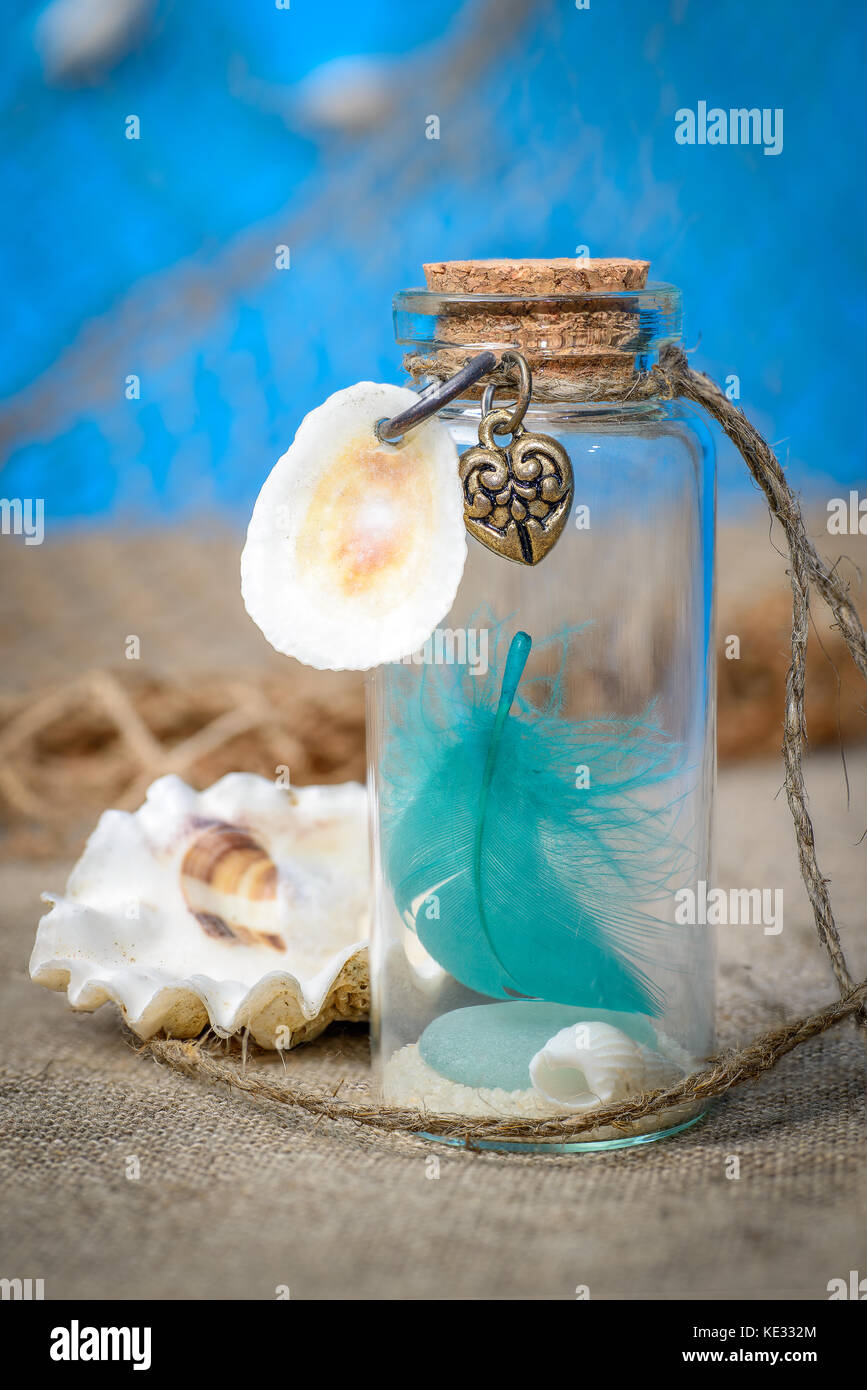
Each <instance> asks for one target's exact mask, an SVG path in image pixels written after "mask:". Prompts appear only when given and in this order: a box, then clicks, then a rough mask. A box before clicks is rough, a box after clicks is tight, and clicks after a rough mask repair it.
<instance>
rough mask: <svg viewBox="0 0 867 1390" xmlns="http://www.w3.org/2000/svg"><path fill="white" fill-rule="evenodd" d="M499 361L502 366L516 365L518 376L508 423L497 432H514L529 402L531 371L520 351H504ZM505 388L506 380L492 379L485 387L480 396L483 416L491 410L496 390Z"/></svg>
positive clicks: (517, 428) (531, 386) (519, 425)
mask: <svg viewBox="0 0 867 1390" xmlns="http://www.w3.org/2000/svg"><path fill="white" fill-rule="evenodd" d="M500 362H501V364H502V365H503V366H504V367H508V366H514V367H517V368H518V374H519V378H520V380H519V384H518V399H517V401H516V402H515V406H514V409H513V410H512V413H511V415H510V416H509V420H508V423H507V424H505V425H504V426H503V428H502V429H501V430H497V433H498V434H514V433H515V432H516V431H517V430H519V429H520V427H521V421H522V420H523V418H524V416H525V415H526V413H527V406H528V405H529V404H530V397H531V395H532V394H533V373H532V372H531V371H530V364H529V363H528V361H527V359H526V357H524V355H523V354H522V353H520V352H504V353H503V355H502V357H501V358H500ZM505 390H508V382H505V381H500V382H493V381H492V382H491V384H490V385H489V386H486V387H485V393H484V395H483V396H482V415H483V416H485V415H488V414H490V412H491V411H492V410H493V408H494V397H495V396H496V394H497V392H498V391H505Z"/></svg>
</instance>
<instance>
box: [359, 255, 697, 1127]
mask: <svg viewBox="0 0 867 1390" xmlns="http://www.w3.org/2000/svg"><path fill="white" fill-rule="evenodd" d="M470 264H472V263H470ZM482 264H483V265H484V263H482ZM511 264H512V265H514V263H511ZM522 264H523V265H524V266H526V267H530V268H532V266H533V265H534V264H535V263H533V262H527V263H522ZM632 264H636V263H632ZM527 274H528V275H532V269H530V270H529V271H528V272H527ZM395 325H396V335H397V341H398V342H399V343H400V344H401V345H403V346H404V347H405V348H407V349H409V355H410V358H411V359H412V364H413V365H414V367H415V375H416V378H417V379H418V376H419V367H422V368H423V367H424V366H425V365H427V366H429V367H432V368H434V374H435V375H439V376H442V375H443V374H444V373H446V372H447V371H449V370H451V368H452V367H454V368H457V366H459V365H460V364H461V362H463V361H465V360H466V359H467V358H468V357H470V356H472V355H473V354H474V353H476V352H478V351H480V350H481V349H482V348H485V347H490V348H492V349H494V350H495V351H498V352H499V351H505V350H507V349H508V348H516V347H517V348H518V349H519V350H520V351H521V352H522V353H523V354H524V355H525V356H526V357H527V359H528V361H529V363H530V365H531V367H532V370H533V376H534V397H533V400H532V402H531V405H530V408H529V410H528V411H527V414H526V417H525V419H524V427H525V429H527V430H530V431H533V432H539V433H543V434H547V435H551V436H553V437H554V438H555V439H556V440H557V441H559V442H560V443H561V444H562V445H563V446H564V447H565V448H566V450H567V451H568V453H569V456H570V458H571V463H572V469H573V474H574V498H573V501H572V506H571V512H570V515H569V518H568V521H567V523H566V525H565V528H564V530H563V532H562V534H561V535H560V537H559V539H558V540H557V541H556V543H555V544H554V546H553V548H552V550H551V551H550V552H549V553H548V554H547V555H546V556H545V557H544V559H542V560H541V561H540V562H539V563H538V564H537V565H534V566H528V565H524V564H518V563H512V562H510V561H509V560H507V559H504V558H503V557H502V556H499V555H497V554H495V553H493V552H492V551H490V550H488V549H487V548H486V547H484V546H483V545H481V544H479V542H478V541H476V540H474V539H473V538H471V537H468V546H469V556H468V561H467V565H466V569H465V572H464V576H463V580H462V582H461V585H460V588H459V591H458V594H457V597H456V600H455V603H454V606H453V608H452V610H451V612H450V613H449V615H448V617H447V619H446V620H445V622H444V623H443V624H442V626H441V628H440V629H438V631H437V633H436V634H434V635H433V637H432V638H431V640H430V642H429V643H428V644H426V646H425V648H424V649H423V651H422V652H421V653H418V654H416V656H415V658H414V659H412V660H409V661H404V662H401V663H396V664H393V665H390V666H385V667H381V668H379V669H378V670H377V671H376V672H375V674H374V676H373V677H372V678H371V682H370V685H369V691H368V748H369V759H370V784H371V787H372V800H373V828H374V830H373V835H374V880H375V886H374V920H373V929H372V943H371V973H372V1009H373V1037H374V1048H375V1059H376V1064H377V1067H378V1071H379V1076H380V1081H381V1087H382V1094H383V1098H384V1100H385V1101H386V1102H387V1103H390V1104H400V1105H408V1106H415V1107H419V1108H424V1109H426V1110H428V1111H431V1112H436V1113H449V1114H455V1113H457V1114H460V1115H462V1116H467V1117H468V1118H470V1119H472V1118H474V1117H480V1116H491V1115H497V1116H500V1117H502V1118H503V1119H504V1120H508V1119H509V1118H510V1117H512V1118H516V1119H521V1120H526V1119H528V1118H537V1117H538V1118H548V1117H551V1116H557V1115H560V1116H568V1115H573V1114H576V1113H584V1112H585V1111H587V1112H590V1111H592V1109H593V1108H594V1107H595V1106H598V1104H600V1103H602V1102H607V1101H616V1100H622V1099H626V1098H628V1097H629V1096H630V1095H633V1094H636V1093H638V1092H640V1091H642V1090H647V1089H655V1088H656V1087H657V1086H659V1085H661V1084H669V1083H670V1082H671V1081H673V1080H676V1079H677V1078H678V1077H679V1076H681V1075H683V1074H684V1073H685V1072H686V1071H688V1070H690V1069H692V1068H693V1067H694V1066H695V1065H696V1064H697V1063H698V1062H699V1061H700V1060H701V1059H703V1058H705V1057H706V1056H707V1055H708V1053H709V1051H710V1050H711V1048H712V1045H713V1014H714V953H713V940H712V934H711V929H710V928H708V927H707V926H700V925H691V924H689V923H688V922H682V921H679V920H678V918H679V917H682V916H683V915H684V913H683V912H678V903H679V902H680V901H682V899H680V898H679V896H678V895H679V893H680V890H682V889H684V888H688V887H689V886H690V885H692V887H693V888H694V887H695V885H696V884H697V883H699V882H701V881H702V880H703V881H704V882H705V883H707V882H708V881H710V877H711V875H710V854H711V812H712V797H713V785H714V774H715V756H714V750H715V724H714V692H715V667H714V652H713V642H712V632H713V618H714V613H713V575H714V505H715V473H714V463H713V452H712V447H711V443H710V439H709V436H708V434H707V432H706V431H705V429H704V427H703V426H702V425H701V423H700V421H699V420H698V418H697V417H696V416H695V415H694V414H693V412H692V411H691V410H690V409H689V408H687V407H685V406H683V405H682V404H680V403H679V402H677V401H669V400H665V399H663V398H661V397H659V396H657V397H651V398H648V399H636V398H630V396H629V390H630V383H635V382H637V381H639V380H640V377H639V375H638V374H639V373H644V372H646V371H647V370H648V368H650V366H651V365H652V364H653V363H654V362H655V361H656V360H657V355H658V351H659V349H660V347H661V346H662V345H663V344H666V343H672V342H677V341H679V339H680V335H681V302H680V293H679V291H678V290H677V289H675V288H674V287H672V286H669V285H643V284H642V285H640V286H639V287H638V288H631V287H630V288H618V289H614V290H610V289H595V290H589V291H584V290H580V291H570V292H569V293H565V294H563V293H561V294H557V293H552V292H550V290H549V289H547V288H545V289H543V290H542V292H540V293H536V294H529V293H527V292H526V278H525V279H524V281H523V282H522V287H521V290H520V292H519V293H517V294H516V292H515V290H514V289H512V290H511V292H502V291H501V292H499V293H496V292H494V293H492V292H490V291H489V290H488V289H486V291H485V292H484V293H479V292H469V293H460V292H450V293H449V292H447V293H441V292H438V291H436V290H431V289H428V290H407V291H402V292H400V293H399V294H398V295H397V296H396V298H395ZM422 381H424V377H423V376H422ZM600 391H602V392H605V391H610V393H611V397H612V399H611V400H600V399H595V398H594V397H596V396H598V395H599V394H600ZM512 398H514V396H513V397H512ZM507 400H508V397H507V396H506V395H505V394H504V395H502V396H500V395H498V397H497V404H498V405H499V404H500V403H501V401H503V402H506V401H507ZM440 418H441V419H442V420H444V421H445V422H446V423H447V425H448V427H449V429H450V431H451V433H452V437H453V438H454V441H455V443H456V445H457V446H458V448H459V450H461V451H463V450H465V449H467V448H468V447H470V446H472V445H475V444H476V443H477V442H478V427H479V420H480V404H479V400H478V399H467V400H463V401H458V402H455V403H453V404H452V405H450V406H449V407H448V408H447V409H445V410H443V411H442V413H441V416H440ZM523 634H526V638H525V637H524V636H523ZM510 672H511V674H510ZM516 680H517V683H516V684H515V681H516ZM512 685H514V691H513V693H512V696H511V698H510V697H509V694H508V690H510V689H511V686H512ZM504 705H506V706H507V708H506V711H505V713H504V714H503V713H502V711H503V707H504ZM498 711H499V712H500V714H501V716H502V717H501V718H500V722H499V732H496V726H497V717H498ZM492 742H496V743H497V748H496V752H495V753H494V754H492V753H491V745H492ZM698 1114H699V1110H698V1107H695V1106H692V1107H690V1106H681V1107H680V1108H679V1109H678V1110H676V1111H668V1112H665V1113H663V1114H662V1115H659V1116H649V1117H645V1118H644V1119H643V1120H642V1121H639V1122H636V1123H634V1124H633V1125H632V1127H631V1128H629V1129H626V1130H624V1129H623V1128H619V1129H614V1128H611V1127H608V1128H604V1127H597V1128H594V1129H592V1130H589V1131H586V1132H583V1133H582V1134H581V1135H579V1136H578V1137H576V1138H575V1139H574V1140H572V1141H570V1142H568V1143H546V1144H544V1145H540V1144H539V1143H538V1142H536V1141H532V1142H524V1141H518V1142H505V1141H504V1140H502V1139H497V1140H495V1141H492V1142H491V1143H490V1147H498V1148H504V1147H505V1148H528V1147H529V1148H539V1147H544V1148H545V1149H546V1150H548V1151H550V1150H552V1149H554V1150H557V1151H563V1150H569V1151H572V1150H581V1149H584V1150H586V1149H598V1148H609V1147H618V1146H621V1145H624V1144H631V1143H639V1142H643V1141H646V1140H648V1139H652V1138H659V1137H660V1136H661V1135H663V1134H670V1133H674V1132H677V1131H678V1130H680V1129H682V1128H683V1127H685V1126H686V1125H688V1124H690V1123H693V1122H694V1121H695V1119H696V1118H698Z"/></svg>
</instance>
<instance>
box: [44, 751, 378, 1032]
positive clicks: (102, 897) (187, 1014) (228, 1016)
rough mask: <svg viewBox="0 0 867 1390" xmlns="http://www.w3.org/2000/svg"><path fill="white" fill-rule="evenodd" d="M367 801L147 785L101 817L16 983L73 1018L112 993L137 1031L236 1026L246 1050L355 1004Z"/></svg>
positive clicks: (176, 781) (360, 983)
mask: <svg viewBox="0 0 867 1390" xmlns="http://www.w3.org/2000/svg"><path fill="white" fill-rule="evenodd" d="M368 891H369V849H368V829H367V797H366V793H365V789H364V788H363V787H362V786H361V785H360V784H359V783H357V782H347V783H344V784H342V785H340V786H331V787H299V788H297V789H294V788H293V789H291V790H290V789H288V788H282V787H279V786H277V785H275V784H274V783H273V782H270V781H268V780H267V779H266V778H264V777H257V776H253V775H252V774H245V773H233V774H231V775H230V776H228V777H223V778H222V779H221V780H220V781H219V782H216V783H215V784H214V786H212V787H210V788H209V789H208V790H207V791H204V792H196V791H194V790H193V789H192V788H191V787H188V786H187V785H186V784H185V783H184V782H182V781H181V779H180V778H179V777H162V778H160V779H159V781H157V782H155V783H154V784H153V786H152V787H151V788H150V790H149V791H148V795H147V800H146V802H145V804H144V805H143V806H142V807H141V808H140V809H139V810H138V811H136V812H135V813H134V814H129V813H127V812H125V811H106V812H105V813H104V814H103V816H102V818H101V819H100V821H99V824H98V826H97V828H96V830H95V831H94V832H93V834H92V835H91V837H90V840H89V841H88V843H87V847H86V848H85V851H84V854H83V855H82V857H81V859H80V860H79V862H78V864H77V865H76V866H75V868H74V869H73V871H72V874H71V876H70V879H69V882H68V884H67V888H66V893H65V895H64V896H63V897H53V896H52V895H50V894H45V895H44V896H45V899H46V901H48V902H53V904H54V906H53V907H52V909H51V911H50V912H49V913H48V914H47V915H46V916H45V917H43V919H42V921H41V922H40V924H39V928H38V930H37V934H36V944H35V946H34V948H33V954H32V957H31V960H30V974H31V976H32V978H33V979H34V980H35V981H37V982H38V983H39V984H42V985H46V986H47V987H48V988H49V989H56V990H62V989H65V990H66V993H67V998H68V1000H69V1002H70V1004H71V1005H72V1007H73V1008H74V1009H81V1010H86V1011H88V1012H90V1011H92V1010H94V1009H97V1008H99V1006H100V1005H101V1004H104V1003H105V1002H106V1001H107V1000H109V999H113V1000H114V1001H115V1002H116V1003H117V1004H118V1005H119V1006H120V1008H121V1010H122V1011H123V1014H124V1017H125V1019H126V1021H127V1023H128V1024H129V1026H130V1027H131V1028H132V1029H133V1030H134V1031H135V1032H136V1033H137V1034H138V1035H139V1036H140V1037H142V1038H148V1037H151V1036H152V1035H153V1034H154V1033H156V1032H158V1031H159V1030H160V1029H162V1030H164V1031H165V1032H166V1033H168V1034H170V1035H171V1036H175V1037H194V1036H195V1035H196V1034H197V1033H199V1032H200V1031H201V1030H202V1028H204V1027H205V1025H206V1024H207V1023H208V1022H210V1024H211V1026H212V1027H213V1028H214V1029H215V1030H216V1031H217V1032H219V1033H221V1034H224V1035H229V1034H231V1033H235V1032H238V1031H239V1030H241V1029H242V1028H245V1027H249V1028H250V1030H251V1032H252V1034H253V1036H254V1038H255V1039H256V1041H257V1042H258V1043H259V1044H260V1046H262V1047H271V1048H273V1047H281V1048H283V1047H289V1046H291V1045H294V1044H295V1043H297V1042H301V1041H303V1040H305V1039H306V1038H310V1037H315V1036H316V1035H317V1033H320V1032H321V1031H322V1029H323V1028H324V1027H325V1026H326V1025H327V1024H328V1023H329V1022H330V1021H331V1020H332V1019H334V1018H352V1019H357V1018H362V1017H365V1016H366V1012H367V1005H368V967H367V947H366V938H367V909H368Z"/></svg>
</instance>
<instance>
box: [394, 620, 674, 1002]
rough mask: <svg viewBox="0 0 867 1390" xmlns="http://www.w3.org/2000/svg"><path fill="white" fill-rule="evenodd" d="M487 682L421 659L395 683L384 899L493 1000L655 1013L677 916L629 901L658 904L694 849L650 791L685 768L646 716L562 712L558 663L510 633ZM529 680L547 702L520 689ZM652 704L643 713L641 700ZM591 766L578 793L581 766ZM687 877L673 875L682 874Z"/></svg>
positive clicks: (444, 961)
mask: <svg viewBox="0 0 867 1390" xmlns="http://www.w3.org/2000/svg"><path fill="white" fill-rule="evenodd" d="M491 635H492V636H493V638H494V642H493V646H494V648H495V652H494V660H493V661H492V663H491V667H490V669H489V672H488V675H487V677H481V676H475V677H474V676H472V675H470V674H469V673H468V671H467V670H466V668H461V667H455V666H443V665H439V666H427V667H425V668H424V670H423V672H422V675H421V678H420V680H418V681H417V680H409V681H406V679H404V682H403V683H401V681H400V677H397V678H396V681H397V684H396V688H395V690H394V693H393V698H392V702H391V708H390V710H389V719H388V729H387V734H386V748H385V754H384V758H383V763H382V785H381V817H382V832H383V858H384V866H385V871H386V876H387V879H388V881H389V884H390V888H391V891H392V893H393V895H394V900H395V903H396V905H397V907H398V910H399V911H400V913H401V915H402V916H403V918H404V920H405V921H406V923H407V925H409V926H411V927H412V928H413V929H414V930H415V931H416V932H417V934H418V937H419V939H420V941H421V942H422V945H423V946H424V947H425V949H426V950H427V951H428V952H429V954H430V955H431V956H433V957H434V959H435V960H437V961H438V962H439V964H440V965H442V966H443V967H444V969H446V970H447V971H448V972H449V973H450V974H451V975H453V976H454V977H455V979H457V980H459V981H460V982H461V983H462V984H464V985H465V986H467V987H468V988H470V989H473V990H476V991H478V992H479V993H482V994H487V995H490V996H492V997H493V998H504V997H505V998H514V997H522V998H539V999H546V1000H548V1001H551V1002H554V1003H560V1004H567V1005H581V1006H585V1007H595V1008H604V1009H613V1010H621V1011H629V1012H644V1013H650V1014H654V1015H658V1014H659V1013H660V1012H661V1011H662V1009H663V1007H664V997H663V992H662V991H661V989H660V988H659V986H658V984H656V983H655V982H654V981H653V980H651V979H650V977H649V976H648V974H647V971H646V969H645V967H646V966H647V964H648V963H649V962H650V961H654V960H656V961H658V960H659V959H660V958H666V957H668V958H670V957H671V954H672V953H671V951H670V949H669V950H665V949H662V943H663V938H664V937H666V936H667V937H668V938H669V940H668V946H669V947H670V945H671V935H672V934H673V933H676V932H677V931H678V930H682V929H679V928H677V927H675V926H674V924H673V923H672V922H666V921H663V920H660V919H659V918H656V917H654V916H653V915H652V914H650V913H648V912H647V911H646V910H645V908H643V907H641V906H639V905H640V904H645V905H646V904H648V903H652V902H653V901H654V900H655V899H659V900H661V899H663V898H664V899H665V900H666V901H668V892H669V888H670V884H671V878H672V875H673V874H674V873H675V872H676V871H677V870H678V868H679V869H681V870H682V869H683V865H684V862H685V860H686V858H688V856H687V854H686V851H685V850H684V848H683V846H682V845H681V844H680V843H679V842H678V841H677V839H676V838H675V836H674V833H673V831H674V825H675V822H676V816H677V807H678V802H677V799H676V798H675V799H673V800H669V801H667V802H665V800H664V798H663V802H664V804H662V805H661V806H660V805H658V804H657V803H658V801H659V797H658V796H654V795H653V789H654V788H655V787H657V786H659V785H663V786H664V785H665V784H666V783H669V784H671V783H673V782H674V779H676V778H677V777H678V776H679V775H680V774H681V773H682V771H683V765H682V759H681V758H680V756H679V754H678V751H677V749H676V748H675V746H674V745H673V744H672V743H671V741H670V740H669V739H668V738H666V736H665V735H664V733H663V731H662V729H661V728H660V727H659V726H658V724H657V723H655V722H654V720H653V719H652V717H651V715H646V716H645V717H644V718H643V719H634V720H624V719H614V718H612V719H605V720H601V719H585V720H578V721H573V720H567V719H564V718H563V717H562V714H561V707H562V700H563V695H562V673H563V667H564V664H565V650H566V644H567V641H568V638H569V634H566V635H565V637H564V639H562V650H561V658H562V659H561V669H560V672H559V673H558V674H557V675H556V676H555V677H553V678H550V679H547V680H542V681H539V680H530V679H529V678H526V679H525V677H524V671H525V667H526V663H527V660H528V657H529V654H530V650H531V645H532V644H531V639H530V637H529V636H528V635H527V633H525V632H519V633H517V634H516V635H515V636H514V637H513V639H512V641H511V643H510V645H509V648H508V654H507V657H506V661H505V664H504V668H503V671H502V676H500V675H499V673H498V670H497V659H496V654H497V651H498V650H499V649H500V648H501V646H502V634H501V633H500V632H499V631H498V630H497V629H494V631H493V632H492V634H491ZM519 687H526V688H527V689H529V690H534V691H536V692H537V693H538V690H539V689H541V693H542V701H541V705H539V704H534V703H532V702H531V701H530V700H528V699H527V698H525V696H523V695H522V694H521V693H519ZM651 713H652V712H651ZM580 765H587V766H588V767H589V768H590V772H591V780H590V785H589V786H588V787H586V788H582V789H578V788H576V779H575V771H576V768H577V767H578V766H580ZM681 881H682V880H681Z"/></svg>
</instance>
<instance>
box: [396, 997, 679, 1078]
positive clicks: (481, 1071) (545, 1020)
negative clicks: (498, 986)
mask: <svg viewBox="0 0 867 1390" xmlns="http://www.w3.org/2000/svg"><path fill="white" fill-rule="evenodd" d="M591 1022H599V1023H610V1024H611V1025H612V1027H614V1028H619V1029H620V1030H621V1031H622V1032H624V1033H626V1034H627V1035H628V1036H629V1037H631V1038H633V1039H634V1040H635V1041H636V1042H637V1043H641V1044H643V1045H644V1046H646V1047H655V1046H656V1043H657V1039H656V1032H655V1030H654V1028H653V1025H652V1023H651V1022H650V1019H648V1018H646V1017H645V1016H644V1015H642V1014H634V1013H617V1012H614V1011H613V1010H611V1009H584V1008H572V1007H570V1006H569V1005H567V1004H549V1003H546V1002H545V1001H544V1000H536V999H533V1000H517V999H516V1000H514V1001H509V1002H508V1003H495V1004H475V1005H472V1006H471V1007H469V1008H466V1009H454V1010H453V1011H452V1012H451V1013H447V1014H441V1015H440V1017H439V1018H435V1019H434V1021H433V1023H430V1024H428V1026H427V1028H426V1029H425V1030H424V1032H423V1033H422V1035H421V1038H420V1039H419V1044H418V1050H419V1052H420V1054H421V1057H422V1059H423V1061H425V1062H426V1063H427V1065H428V1066H429V1067H432V1068H433V1070H434V1071H435V1072H438V1073H439V1075H440V1076H444V1077H445V1078H446V1079H447V1080H449V1081H456V1082H458V1084H459V1085H462V1086H475V1087H484V1088H485V1089H487V1090H497V1089H500V1090H504V1091H526V1090H529V1088H530V1085H531V1081H530V1062H531V1061H532V1059H533V1058H534V1057H535V1056H536V1054H537V1053H538V1052H540V1051H541V1050H542V1048H543V1047H544V1046H545V1044H546V1043H547V1042H548V1041H549V1040H550V1039H551V1038H553V1037H554V1035H555V1034H556V1033H559V1032H560V1031H561V1030H562V1029H564V1028H571V1027H572V1026H574V1024H576V1023H591Z"/></svg>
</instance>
